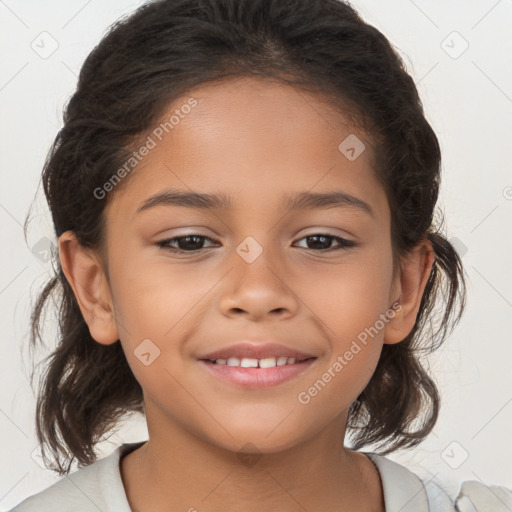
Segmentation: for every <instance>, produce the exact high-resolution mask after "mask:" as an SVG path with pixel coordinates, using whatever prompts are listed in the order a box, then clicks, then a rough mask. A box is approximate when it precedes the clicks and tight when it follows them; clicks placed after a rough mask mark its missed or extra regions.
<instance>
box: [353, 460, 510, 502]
mask: <svg viewBox="0 0 512 512" xmlns="http://www.w3.org/2000/svg"><path fill="white" fill-rule="evenodd" d="M363 453H366V452H363ZM366 455H367V456H368V457H369V458H370V459H371V460H372V461H373V462H374V464H375V465H376V466H377V469H378V470H379V473H380V477H381V481H382V487H383V492H384V500H385V505H386V512H399V511H400V512H413V511H414V512H430V511H434V510H435V511H436V512H459V511H464V512H510V510H512V490H511V489H508V488H506V487H504V486H499V485H484V484H482V483H480V482H477V481H473V480H470V481H464V482H462V484H461V485H460V488H459V491H458V493H457V495H456V496H452V495H450V494H449V493H448V492H447V491H446V490H445V489H444V488H443V486H442V485H441V484H439V483H435V482H433V481H432V480H425V479H421V478H420V477H419V476H418V475H416V474H415V473H414V472H412V471H411V470H409V469H408V468H406V467H405V466H402V465H401V464H398V463H397V462H394V461H392V460H390V459H388V458H386V457H384V456H382V455H378V454H375V453H366Z"/></svg>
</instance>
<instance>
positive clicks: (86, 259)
mask: <svg viewBox="0 0 512 512" xmlns="http://www.w3.org/2000/svg"><path fill="white" fill-rule="evenodd" d="M59 258H60V262H61V266H62V271H63V272H64V275H65V276H66V279H67V280H68V282H69V284H70V286H71V288H72V289H73V293H74V294H75V298H76V300H77V303H78V306H79V307H80V311H81V312H82V315H83V317H84V320H85V322H86V323H87V325H88V326H89V331H90V333H91V336H92V338H93V339H94V340H96V341H97V342H98V343H101V344H103V345H110V344H112V343H115V342H116V341H117V340H118V338H119V333H118V330H117V325H116V322H115V318H114V314H113V311H114V309H113V302H112V297H111V293H110V287H109V285H108V281H107V279H106V276H105V273H104V270H103V266H102V263H101V260H100V259H99V257H98V255H97V254H96V253H95V252H94V251H92V250H91V249H88V248H86V247H83V246H81V245H80V243H79V242H78V240H77V238H76V235H75V234H74V233H73V231H66V232H65V233H62V235H61V236H60V237H59Z"/></svg>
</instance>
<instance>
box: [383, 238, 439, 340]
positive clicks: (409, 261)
mask: <svg viewBox="0 0 512 512" xmlns="http://www.w3.org/2000/svg"><path fill="white" fill-rule="evenodd" d="M434 261H435V253H434V250H433V248H432V244H431V242H430V241H429V240H427V239H422V241H421V242H419V243H418V244H417V245H416V246H415V247H414V248H413V249H411V251H409V252H408V253H407V254H406V255H405V256H404V258H403V259H402V262H401V263H402V265H401V272H400V276H398V280H399V283H398V289H399V292H400V296H399V298H398V302H399V305H400V307H399V308H397V307H396V306H395V307H394V308H393V309H394V310H395V314H394V316H393V318H392V320H390V322H389V323H388V324H387V325H386V329H385V331H384V343H386V344H395V343H400V342H401V341H402V340H404V339H405V338H406V337H407V336H408V334H409V333H410V332H411V331H412V329H413V327H414V324H415V323H416V318H417V316H418V312H419V308H420V304H421V299H422V297H423V292H424V291H425V287H426V285H427V282H428V279H429V277H430V274H431V272H432V266H433V264H434Z"/></svg>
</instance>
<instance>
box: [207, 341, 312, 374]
mask: <svg viewBox="0 0 512 512" xmlns="http://www.w3.org/2000/svg"><path fill="white" fill-rule="evenodd" d="M280 356H281V357H284V356H286V357H294V358H295V359H296V361H297V363H299V362H300V361H301V360H303V359H309V358H311V357H316V356H315V355H314V354H308V353H306V352H302V351H299V350H296V349H293V348H290V347H286V346H285V345H281V344H279V343H262V342H258V343H249V342H246V341H245V342H240V343H235V344H233V345H230V346H228V347H224V348H222V349H219V350H215V351H214V352H209V353H208V354H204V355H201V356H199V357H198V359H202V360H205V359H209V360H215V359H229V358H230V357H237V358H238V359H243V358H244V357H247V358H251V359H265V358H267V357H280ZM290 366H293V365H290ZM265 369H267V368H265Z"/></svg>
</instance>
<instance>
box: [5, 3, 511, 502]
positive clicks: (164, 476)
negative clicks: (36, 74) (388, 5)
mask: <svg viewBox="0 0 512 512" xmlns="http://www.w3.org/2000/svg"><path fill="white" fill-rule="evenodd" d="M64 121H65V123H64V127H63V128H62V130H61V131H60V132H59V134H58V135H57V138H56V141H55V143H54V145H53V147H52V149H51V152H50V154H49V157H48V160H47V162H46V165H45V168H44V171H43V183H44V190H45V194H46V197H47V200H48V203H49V206H50V208H51V212H52V216H53V221H54V226H55V231H56V235H57V237H58V247H59V259H58V261H57V262H56V264H57V273H56V275H55V276H54V277H53V279H52V280H51V281H50V282H49V283H48V284H47V286H46V287H45V288H44V290H43V291H42V293H41V295H40V296H39V298H38V301H37V303H36V306H35V311H34V317H33V325H32V341H33V342H34V343H35V340H36V339H38V338H39V337H40V332H41V331H40V326H41V325H40V323H41V322H42V317H43V311H44V309H45V307H46V303H47V301H49V299H50V298H51V297H52V296H53V295H54V294H55V293H60V295H59V296H58V297H59V300H60V308H59V315H60V318H59V320H60V321H59V327H60V344H59V346H58V347H57V349H56V350H55V351H54V352H53V354H51V356H50V358H49V360H48V366H47V372H46V374H45V379H44V385H43V386H42V389H41V390H40V395H39V398H38V404H37V435H38V438H39V441H40V442H41V443H42V449H43V458H44V460H45V462H46V464H47V466H48V467H49V468H51V469H53V470H55V471H57V472H58V473H59V474H60V475H66V477H65V478H63V479H62V480H61V481H59V482H57V483H56V484H54V485H52V486H51V487H49V488H48V489H46V490H44V491H42V492H40V493H38V494H36V495H34V496H32V497H29V498H27V499H26V500H24V501H23V502H22V503H21V504H19V505H18V506H17V507H15V508H14V509H13V510H15V511H19V512H25V511H32V510H34V511H35V510H37V511H39V512H41V511H50V510H51V511H60V510H62V511H67V510H73V511H92V510H102V511H104V512H106V511H110V512H114V511H115V512H128V511H130V510H132V511H144V512H159V511H163V510H165V511H170V510H173V511H174V510H183V511H187V510H188V511H196V510H197V511H220V510H222V511H234V510H243V511H244V512H253V511H254V512H256V511H261V510H280V511H289V512H291V511H294V512H295V511H305V510H307V511H315V510H322V511H329V512H330V511H340V510H357V511H362V512H370V511H372V512H381V511H387V512H399V511H401V512H407V511H415V512H423V511H425V512H426V511H427V510H436V511H453V510H458V508H455V507H462V506H464V507H466V509H465V510H471V509H470V508H467V507H469V506H471V507H473V509H474V510H478V511H482V510H486V509H484V508H483V506H482V502H480V503H479V502H478V499H481V496H477V495H476V494H475V493H474V492H473V494H472V495H469V489H470V485H469V484H465V485H466V487H463V488H462V490H461V493H460V494H459V496H458V497H456V498H455V499H453V498H450V497H449V496H448V495H446V494H445V493H444V491H443V490H442V488H441V487H439V486H437V485H435V484H433V483H431V482H422V481H421V479H419V478H418V477H417V476H416V475H415V474H414V473H412V472H411V471H409V470H408V469H406V468H405V467H403V466H401V465H399V464H397V463H395V462H392V461H391V460H389V459H387V458H386V457H385V455H386V454H388V453H390V452H392V451H394V450H397V449H398V448H402V449H404V448H413V447H415V446H417V445H418V444H419V443H420V442H421V441H422V440H423V439H424V438H425V437H426V436H427V435H428V434H429V432H431V430H432V428H433V427H434V425H435V422H436V419H437V416H438V412H439V402H440V399H439V395H438V392H437V389H436V386H435V384H434V382H433V380H432V379H431V378H430V377H429V375H428V374H427V372H426V371H425V369H424V368H423V366H422V364H421V352H425V351H426V352H429V351H432V350H434V349H435V348H437V347H438V346H439V345H440V344H441V343H442V342H443V341H444V340H445V338H446V336H447V335H448V334H449V332H450V330H451V329H452V328H453V326H454V325H455V324H456V323H457V321H458V320H459V319H460V316H461V314H462V311H463V309H464V300H465V291H466V289H465V282H464V273H463V268H462V264H461V260H460V258H459V256H458V255H457V253H456V251H455V249H454V247H453V246H452V245H451V244H450V243H449V242H448V241H447V239H446V238H445V236H444V235H443V234H442V232H441V226H440V225H438V224H436V223H435V222H434V212H435V205H436V201H437V197H438V192H439V172H440V148H439V144H438V140H437V138H436V136H435V134H434V132H433V131H432V128H431V127H430V125H429V124H428V122H427V121H426V119H425V117H424V114H423V108H422V104H421V101H420V99H419V97H418V93H417V90H416V87H415V85H414V83H413V80H412V78H411V77H410V76H409V75H408V74H407V73H406V71H405V69H404V66H403V64H402V62H401V60H400V58H399V56H398V55H397V53H396V52H395V51H394V50H393V49H392V47H391V45H390V43H389V41H388V40H387V39H386V38H385V37H384V36H383V35H382V34H381V33H380V32H379V31H377V30H376V29H375V28H374V27H372V26H370V25H368V24H366V23H365V22H364V21H363V20H362V19H361V18H360V17H359V16H358V14H357V13H356V12H355V11H354V9H353V8H351V7H350V6H349V5H348V4H346V3H343V2H341V1H338V0H158V1H155V2H152V3H148V4H147V5H143V6H142V7H140V8H139V9H138V10H137V11H136V12H135V13H134V14H133V15H132V16H131V17H129V18H128V19H125V20H123V21H120V22H118V23H117V24H115V26H114V27H113V28H112V30H110V32H109V33H108V34H107V35H106V37H105V38H104V39H103V40H102V41H101V43H100V44H99V45H98V46H97V47H96V48H95V49H94V51H93V52H92V53H91V54H90V55H89V57H88V58H87V60H86V61H85V64H84V65H83V68H82V70H81V73H80V77H79V81H78V87H77V90H76V92H75V94H74V95H73V97H72V98H71V100H70V102H69V104H68V106H67V108H66V112H65V118H64ZM441 298H444V299H445V305H444V306H445V309H444V312H443V314H442V315H441V318H440V319H439V323H438V324H436V323H435V322H433V319H434V316H435V313H436V308H435V306H436V304H437V302H438V301H439V300H440V299H441ZM127 412H140V413H143V414H144V415H145V418H146V420H147V426H148V432H149V439H148V440H147V441H142V442H138V443H124V444H122V446H120V447H119V448H118V449H117V450H115V451H114V452H113V453H112V454H111V455H109V456H108V457H105V458H103V459H101V460H96V456H95V453H94V447H95V444H96V443H97V442H98V441H99V440H100V439H101V438H102V437H103V436H104V435H105V434H106V433H107V432H109V431H110V430H111V429H112V428H114V427H115V425H116V423H117V422H118V420H119V419H120V418H121V417H122V416H123V415H124V414H126V413H127ZM346 434H347V435H348V434H352V436H353V441H354V445H353V448H352V449H349V448H347V447H346V446H344V439H345V435H346ZM371 443H374V444H376V445H377V451H375V452H365V451H360V448H362V447H364V446H367V445H369V444H371ZM48 450H49V451H50V452H51V453H50V455H48ZM378 452H379V453H378ZM74 460H76V461H77V462H78V463H79V465H80V466H82V467H81V468H80V469H79V470H78V471H75V472H73V473H69V472H70V466H71V463H72V462H73V461H74ZM473 484H474V483H473ZM466 491H468V492H466ZM485 491H489V489H487V488H484V489H483V492H485ZM493 492H494V491H493ZM496 492H497V491H496ZM499 492H500V493H502V497H503V496H504V498H503V499H502V500H501V503H505V501H504V500H505V499H509V498H510V497H511V496H510V495H507V490H506V489H504V488H499ZM465 494H468V495H467V496H466V495H465ZM488 494H490V495H491V494H492V495H494V494H493V493H489V492H488ZM498 506H499V505H497V506H496V507H495V508H493V510H498Z"/></svg>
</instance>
